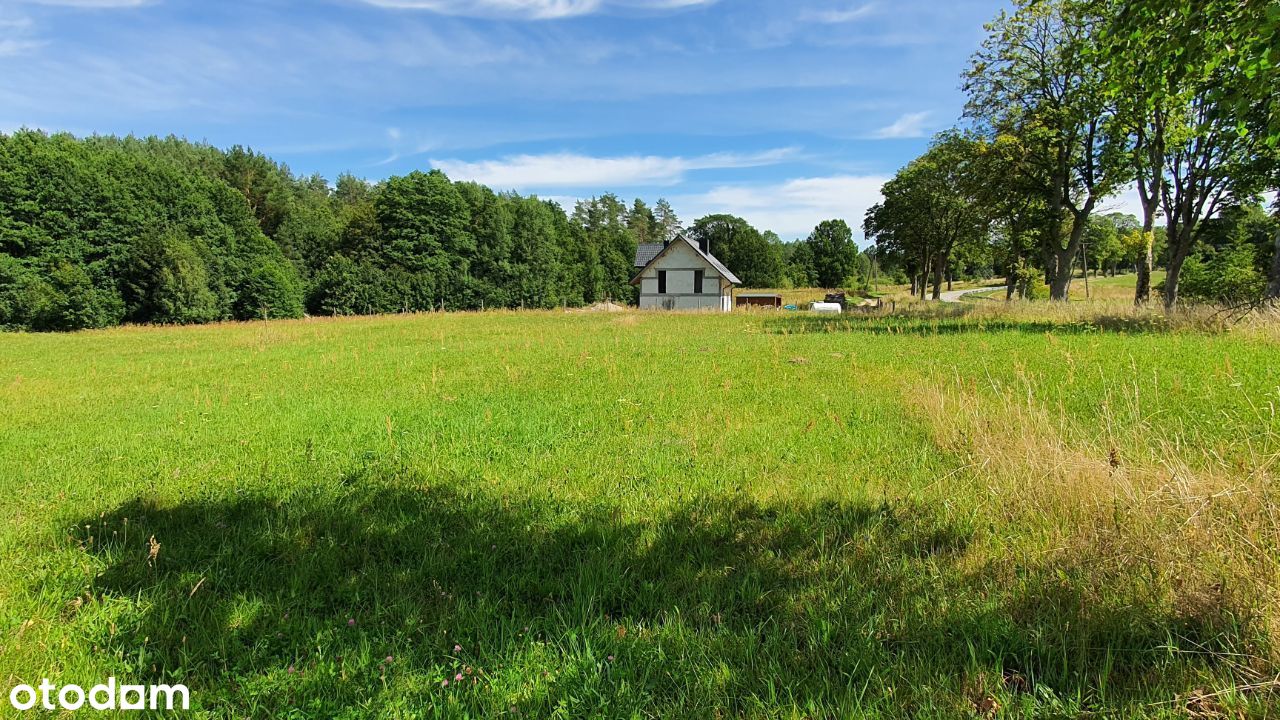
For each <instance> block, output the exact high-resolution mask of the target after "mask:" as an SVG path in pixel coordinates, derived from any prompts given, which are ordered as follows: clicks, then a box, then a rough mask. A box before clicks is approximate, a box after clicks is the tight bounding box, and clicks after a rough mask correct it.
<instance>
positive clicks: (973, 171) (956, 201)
mask: <svg viewBox="0 0 1280 720" xmlns="http://www.w3.org/2000/svg"><path fill="white" fill-rule="evenodd" d="M988 155H989V152H988V144H987V143H986V142H985V141H984V140H982V139H981V138H979V137H977V136H974V135H969V134H964V133H957V132H948V133H944V134H942V135H939V136H938V138H937V139H936V140H935V141H934V143H933V144H932V145H931V146H930V147H929V150H928V151H927V152H926V153H925V154H924V155H922V156H920V157H919V158H916V159H915V160H913V161H912V162H911V163H910V164H908V165H907V166H906V167H905V168H903V169H902V170H900V171H899V172H898V174H897V175H895V176H894V178H893V179H892V180H890V181H889V182H887V183H885V185H884V188H883V189H882V190H881V194H882V195H883V196H884V200H883V201H882V202H881V203H879V204H878V205H876V206H874V207H873V208H872V209H871V210H870V211H868V213H867V216H866V220H865V222H864V225H863V230H864V231H865V232H866V234H867V237H868V238H873V239H875V240H876V243H877V245H878V246H880V247H881V248H882V249H885V250H888V251H890V252H897V253H900V254H902V255H903V256H906V257H915V258H919V261H918V262H919V264H918V267H919V271H920V274H921V279H920V281H919V284H918V285H917V286H916V288H915V289H916V290H917V291H918V292H919V293H920V296H921V297H924V292H925V285H926V284H927V283H926V280H927V278H928V276H932V281H933V298H934V299H935V300H937V299H940V298H941V297H942V283H943V280H944V278H945V277H947V276H948V271H949V270H950V265H951V262H952V260H953V259H954V257H955V254H956V252H957V250H959V249H961V248H965V247H972V246H976V245H978V244H981V243H982V242H984V241H985V240H986V239H987V234H988V229H989V226H990V213H989V208H988V207H987V206H986V205H985V204H984V202H983V198H982V192H983V191H982V186H983V184H984V181H985V180H986V179H987V178H988V175H989V173H988V169H987V162H986V161H987V157H988Z"/></svg>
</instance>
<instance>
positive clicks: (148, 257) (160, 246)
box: [121, 231, 224, 325]
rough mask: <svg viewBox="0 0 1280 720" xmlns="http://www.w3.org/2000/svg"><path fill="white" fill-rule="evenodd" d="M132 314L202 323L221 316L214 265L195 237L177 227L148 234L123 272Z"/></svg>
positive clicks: (143, 318) (147, 319)
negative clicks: (203, 254)
mask: <svg viewBox="0 0 1280 720" xmlns="http://www.w3.org/2000/svg"><path fill="white" fill-rule="evenodd" d="M121 285H122V289H123V290H124V296H125V303H126V307H127V317H128V318H129V319H130V320H133V321H135V322H157V323H176V324H180V325H181V324H188V323H200V322H209V321H211V320H216V319H218V318H219V317H222V316H223V315H224V313H223V312H222V308H221V303H220V302H219V301H218V296H217V294H216V293H214V291H213V290H212V289H211V288H210V286H209V269H208V266H207V265H206V264H205V260H204V258H203V257H201V255H200V253H199V252H197V250H196V248H195V247H194V245H193V244H192V242H191V240H190V239H188V238H186V237H183V236H182V235H180V234H179V233H177V232H172V231H171V232H165V233H158V234H149V235H144V236H143V237H140V238H137V239H136V240H135V241H134V242H133V244H132V247H131V248H130V253H129V258H128V261H127V264H126V266H125V268H124V271H123V273H122V282H121Z"/></svg>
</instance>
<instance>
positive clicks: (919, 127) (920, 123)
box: [874, 112, 929, 140]
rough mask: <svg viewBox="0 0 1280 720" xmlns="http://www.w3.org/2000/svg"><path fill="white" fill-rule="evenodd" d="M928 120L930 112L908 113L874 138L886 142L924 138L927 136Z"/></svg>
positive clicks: (882, 129)
mask: <svg viewBox="0 0 1280 720" xmlns="http://www.w3.org/2000/svg"><path fill="white" fill-rule="evenodd" d="M928 119H929V113H928V112H915V113H907V114H906V115H903V116H902V117H900V118H898V119H897V120H894V121H893V122H892V123H890V124H889V125H886V126H885V127H882V128H880V129H879V130H877V131H876V132H875V135H874V137H876V138H880V139H885V140H888V139H897V138H918V137H924V136H925V135H926V133H925V122H926V121H927V120H928Z"/></svg>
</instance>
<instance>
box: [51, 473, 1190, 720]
mask: <svg viewBox="0 0 1280 720" xmlns="http://www.w3.org/2000/svg"><path fill="white" fill-rule="evenodd" d="M973 535H974V530H973V527H972V524H971V523H970V522H968V521H965V520H962V519H957V518H953V517H950V516H948V515H946V514H943V513H942V512H941V511H938V510H936V509H932V508H927V507H924V506H921V505H917V504H911V503H904V502H896V503H884V504H837V503H819V504H812V505H780V506H777V507H771V506H765V505H762V504H760V503H758V502H757V501H754V500H752V499H750V498H748V497H745V496H740V495H727V496H705V497H694V498H691V499H689V500H688V501H687V502H684V503H681V504H680V505H679V506H678V509H675V510H670V511H662V512H655V513H654V514H653V516H651V517H647V518H645V519H642V520H635V519H630V520H624V519H622V515H621V514H620V513H619V512H618V511H617V510H616V509H615V508H614V507H612V506H609V505H607V504H601V505H583V504H580V503H570V502H565V501H562V500H560V499H557V498H554V497H549V496H545V495H543V496H536V495H535V496H532V497H520V498H514V497H506V496H501V495H492V494H488V493H486V492H485V491H483V490H479V489H476V488H472V487H461V488H455V487H444V486H438V485H419V484H417V483H413V482H409V483H405V482H404V481H403V480H400V481H397V482H396V483H394V484H392V483H387V482H381V481H378V480H374V479H369V478H362V479H357V480H354V481H352V482H349V483H347V484H329V485H323V486H317V487H316V488H314V489H311V490H305V491H299V492H297V493H295V494H294V495H293V496H290V497H287V498H280V497H273V496H267V495H256V494H252V493H237V494H236V495H234V496H233V497H229V498H208V499H192V500H190V501H186V502H183V503H180V504H177V505H159V504H156V503H154V502H152V501H149V500H148V499H146V498H138V499H135V500H133V501H131V502H129V503H127V504H125V505H122V506H120V507H118V508H116V509H115V510H113V511H111V512H109V513H106V514H104V515H102V516H98V517H92V518H87V519H83V520H80V521H78V522H76V523H75V524H74V525H72V532H71V536H70V537H71V542H73V543H74V545H73V551H75V552H81V553H84V554H86V555H88V556H90V557H91V558H92V560H93V561H94V562H95V563H96V564H97V565H98V567H99V568H100V573H99V574H98V575H97V576H96V577H95V578H94V579H93V580H92V582H91V584H90V585H89V586H88V587H87V588H84V593H83V597H84V600H83V601H80V600H77V604H76V605H75V607H76V610H75V611H74V612H69V613H68V616H67V618H66V620H67V622H68V623H75V624H76V626H77V630H78V632H79V633H82V634H84V635H85V636H87V640H88V641H89V642H92V643H93V645H94V646H95V647H97V648H99V651H100V652H103V653H107V654H108V656H110V657H114V658H116V660H117V661H118V664H119V665H120V666H122V667H123V668H125V669H127V670H128V671H129V676H130V678H131V679H133V680H135V681H162V680H163V681H167V682H185V683H187V684H188V685H189V686H191V688H192V693H193V696H194V697H195V698H196V700H197V701H198V702H199V703H201V705H202V707H204V708H205V709H208V710H213V711H215V712H219V713H223V714H226V715H236V716H279V715H283V714H287V713H291V712H292V713H294V714H299V715H301V716H317V717H332V716H335V715H339V714H343V713H346V714H348V715H351V716H365V715H395V714H403V713H405V712H409V711H413V712H418V711H422V712H425V709H430V713H427V714H443V715H458V714H471V715H484V716H492V715H497V714H503V713H510V712H511V710H512V708H515V710H516V711H517V712H519V713H523V714H524V715H525V716H530V715H531V716H545V715H550V714H554V713H562V714H567V715H570V716H588V715H590V716H600V715H606V716H632V715H637V714H645V715H648V714H655V713H656V714H659V715H664V716H687V717H707V716H711V715H714V714H716V713H717V712H718V713H721V714H729V715H751V714H774V713H776V711H777V708H779V707H784V708H785V707H798V708H807V709H808V710H807V711H806V712H810V713H814V714H818V715H823V714H839V713H841V712H848V711H850V710H851V709H876V708H878V709H879V710H880V711H883V712H887V713H889V714H891V715H896V714H902V715H911V714H912V713H914V712H923V711H930V712H933V711H937V709H938V708H939V707H940V706H941V707H943V708H944V709H945V708H946V707H949V706H947V705H946V703H948V702H950V703H953V704H954V702H956V700H955V698H957V697H962V696H963V695H962V694H963V692H964V691H963V684H962V682H961V681H962V679H963V678H964V677H966V676H968V675H972V674H973V673H975V672H978V671H979V670H981V669H982V668H992V667H994V668H1004V669H1008V670H1009V671H1011V672H1014V673H1016V674H1017V675H1018V676H1020V677H1025V678H1029V679H1030V681H1029V682H1031V683H1034V684H1043V685H1045V686H1046V687H1051V688H1053V690H1054V691H1055V692H1057V693H1059V694H1065V695H1066V696H1078V697H1097V695H1096V690H1097V688H1096V684H1097V683H1098V678H1099V677H1104V676H1105V679H1104V682H1105V683H1107V684H1108V688H1109V692H1110V693H1112V696H1111V697H1119V698H1121V699H1123V698H1125V697H1130V696H1131V697H1133V698H1137V697H1143V698H1146V697H1148V696H1149V688H1150V680H1151V677H1152V674H1153V673H1156V674H1159V673H1163V672H1167V671H1169V669H1170V668H1171V667H1172V666H1171V665H1170V662H1171V661H1170V659H1169V656H1168V653H1164V654H1161V653H1160V652H1158V651H1157V650H1158V648H1161V647H1167V645H1168V644H1169V642H1170V638H1175V637H1179V636H1180V635H1179V634H1180V633H1185V632H1188V626H1187V622H1188V620H1187V618H1181V617H1173V616H1170V615H1169V614H1168V613H1166V612H1165V611H1163V610H1162V609H1161V608H1159V607H1157V606H1155V605H1153V604H1145V605H1144V604H1138V605H1125V604H1124V603H1120V604H1119V605H1117V606H1116V607H1115V608H1111V607H1105V608H1095V607H1090V606H1088V604H1087V603H1086V602H1085V601H1084V600H1083V596H1079V597H1074V596H1072V593H1073V592H1079V591H1078V590H1077V589H1075V587H1076V586H1074V585H1072V584H1069V583H1067V584H1064V583H1061V582H1059V581H1058V580H1057V579H1058V578H1059V575H1058V572H1057V570H1056V569H1050V568H1024V569H1022V570H1023V571H1024V572H1025V573H1026V576H1025V577H1023V578H1021V579H1020V581H1019V582H1016V583H1012V584H1011V583H1009V582H1008V578H1007V577H1003V576H998V573H994V572H991V571H989V570H988V569H981V570H978V571H974V570H972V569H968V566H969V565H970V564H971V563H964V562H961V560H962V559H963V558H965V556H966V554H967V552H968V546H969V543H970V541H971V539H972V537H973ZM153 538H154V540H155V543H158V546H157V545H155V544H153V543H152V542H151V540H152V539H153ZM1049 591H1052V592H1055V593H1062V594H1063V595H1062V596H1061V597H1056V596H1055V597H1054V598H1047V596H1045V595H1044V593H1045V592H1049ZM1117 591H1118V592H1121V593H1122V592H1123V589H1117ZM121 604H131V607H132V610H131V611H130V612H125V613H119V614H118V615H117V616H115V617H116V619H115V620H113V621H112V623H110V624H105V623H101V622H96V621H94V620H93V619H92V618H94V617H96V614H95V608H96V609H97V612H99V613H103V612H107V610H108V609H109V608H116V609H117V610H118V608H119V607H120V605H121ZM1117 608H1119V609H1117ZM78 616H80V617H78ZM82 618H83V619H82ZM1139 621H1140V622H1139ZM1211 621H1213V619H1212V618H1210V619H1208V620H1205V622H1211ZM1191 622H1196V621H1195V620H1194V619H1193V620H1192V621H1191ZM1064 628H1071V630H1072V632H1073V633H1075V634H1077V635H1078V634H1079V633H1080V632H1082V631H1083V632H1085V633H1086V634H1088V636H1089V638H1090V640H1089V645H1088V647H1084V646H1077V645H1076V644H1074V638H1075V636H1074V635H1073V636H1072V637H1071V638H1068V637H1067V636H1066V635H1064V634H1063V632H1064V631H1063V629H1064ZM1082 629H1083V630H1082ZM1191 631H1192V632H1193V634H1194V633H1197V632H1199V630H1198V629H1197V628H1191ZM1203 634H1204V633H1200V635H1203ZM1200 635H1197V638H1198V640H1197V641H1198V642H1199V641H1202V640H1203V638H1202V637H1200ZM1093 643H1098V644H1100V646H1101V647H1105V648H1110V650H1109V651H1108V652H1107V653H1106V654H1105V655H1104V656H1099V655H1098V654H1097V653H1096V652H1095V650H1096V648H1095V647H1094V646H1093ZM455 646H457V648H458V649H455ZM975 648H980V649H981V653H980V655H975ZM388 657H389V658H390V660H388V659H387V658H388ZM1205 662H1206V663H1212V659H1211V658H1210V659H1209V660H1206V661H1205ZM1064 663H1065V665H1066V666H1067V667H1065V668H1064ZM1104 670H1105V672H1104ZM458 673H460V674H461V681H459V680H458V679H457V678H456V677H455V675H456V674H458ZM446 680H448V681H450V683H451V687H449V688H446V687H443V683H444V681H446ZM1106 699H1107V700H1108V701H1110V697H1108V698H1106ZM769 708H774V710H773V711H770V710H769Z"/></svg>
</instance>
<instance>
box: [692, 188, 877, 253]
mask: <svg viewBox="0 0 1280 720" xmlns="http://www.w3.org/2000/svg"><path fill="white" fill-rule="evenodd" d="M888 179H889V178H888V177H886V176H882V175H836V176H830V177H810V178H797V179H793V180H787V181H785V182H781V183H775V184H769V185H724V186H720V187H715V188H712V189H711V190H710V191H708V192H705V193H699V194H695V195H680V196H675V197H672V198H671V202H672V203H673V205H674V206H675V208H676V210H677V211H678V212H680V213H681V214H682V216H687V217H691V218H694V217H699V216H701V215H705V214H708V213H729V214H732V215H738V216H740V217H743V218H745V219H746V220H747V221H748V222H750V223H751V224H752V225H754V226H756V227H758V228H760V229H761V230H773V231H774V232H776V233H778V234H779V235H781V236H782V237H784V238H798V237H804V236H806V235H808V234H809V232H810V231H812V230H813V228H814V227H815V226H816V225H817V224H818V223H820V222H822V221H823V220H833V219H843V220H844V221H845V222H847V223H849V226H850V227H851V228H853V230H854V233H855V234H860V231H861V228H862V217H863V215H864V214H865V213H866V211H867V208H869V207H871V206H872V205H874V204H875V203H877V202H879V201H880V198H881V196H880V188H881V187H882V186H883V185H884V184H885V182H887V181H888Z"/></svg>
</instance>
